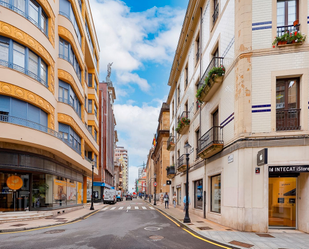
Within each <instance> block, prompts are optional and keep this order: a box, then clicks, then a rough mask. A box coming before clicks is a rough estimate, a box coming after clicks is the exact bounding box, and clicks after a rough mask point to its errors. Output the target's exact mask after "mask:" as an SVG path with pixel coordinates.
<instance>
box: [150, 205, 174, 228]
mask: <svg viewBox="0 0 309 249" xmlns="http://www.w3.org/2000/svg"><path fill="white" fill-rule="evenodd" d="M150 208H152V209H154V208H153V207H150ZM157 211H158V212H159V213H161V214H162V215H164V216H165V217H166V218H168V219H169V220H170V221H172V222H174V223H175V225H176V226H178V227H180V225H179V224H178V223H177V222H176V221H174V220H173V219H171V218H170V217H168V216H167V215H166V214H164V213H162V212H161V211H159V209H157Z"/></svg>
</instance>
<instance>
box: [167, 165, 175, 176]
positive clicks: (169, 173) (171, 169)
mask: <svg viewBox="0 0 309 249" xmlns="http://www.w3.org/2000/svg"><path fill="white" fill-rule="evenodd" d="M175 174H176V169H175V166H170V167H168V168H167V169H166V175H167V176H169V177H172V175H175Z"/></svg>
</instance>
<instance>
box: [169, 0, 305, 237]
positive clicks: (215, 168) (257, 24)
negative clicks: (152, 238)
mask: <svg viewBox="0 0 309 249" xmlns="http://www.w3.org/2000/svg"><path fill="white" fill-rule="evenodd" d="M308 7H309V1H307V0H304V1H296V0H295V1H293V0H292V1H276V0H272V1H267V0H262V1H261V0H244V1H231V0H230V1H229V0H220V1H217V0H209V1H205V0H197V1H190V2H189V5H188V9H187V12H186V17H185V20H184V23H183V27H182V31H181V35H180V38H179V42H178V46H177V50H176V55H175V58H174V61H173V66H172V69H171V74H170V78H169V83H168V84H169V86H170V87H171V88H170V92H169V96H168V100H167V103H168V104H169V105H170V110H171V111H170V121H171V122H170V133H171V136H170V141H169V142H172V143H171V144H172V146H170V148H169V149H170V159H171V164H175V168H176V172H175V173H176V174H171V175H170V177H171V178H172V186H171V192H175V193H176V194H177V204H178V205H180V206H181V205H183V204H182V200H183V197H184V192H185V184H186V179H185V177H186V165H185V154H186V152H185V149H184V146H185V145H186V144H187V143H189V145H191V148H192V149H191V150H190V151H189V153H190V155H189V156H190V161H189V166H190V170H189V183H188V184H189V196H190V199H191V206H190V210H191V212H194V213H196V214H199V215H200V216H204V217H206V218H207V219H209V220H212V221H214V222H217V223H220V224H222V225H225V226H229V227H231V228H234V229H238V230H241V231H256V232H267V231H268V229H269V228H273V227H275V228H294V229H299V230H301V231H304V232H308V231H309V230H308V229H309V214H308V212H306V211H305V210H306V207H307V206H308V204H309V199H308V198H306V197H305V196H307V195H308V191H309V172H308V166H307V165H308V161H309V153H307V151H308V149H309V147H308V138H307V137H308V129H309V128H308V120H309V118H308V100H309V95H308V94H309V89H308V80H309V79H308V69H309V68H308V63H307V60H308V58H309V57H308V42H307V41H304V40H303V38H302V37H303V36H305V35H307V34H308V24H307V16H308V15H309V14H308V11H309V8H308ZM274 37H277V39H276V41H275V42H274V39H275V38H274ZM279 41H280V42H279ZM281 41H285V42H281ZM273 42H274V44H273ZM286 43H287V44H286ZM176 129H177V131H176ZM265 148H266V149H267V150H264V149H265ZM266 151H267V153H266ZM266 159H267V160H266ZM205 194H206V195H205ZM205 198H206V199H205ZM204 200H205V201H204Z"/></svg>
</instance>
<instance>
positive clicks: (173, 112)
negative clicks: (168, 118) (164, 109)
mask: <svg viewBox="0 0 309 249" xmlns="http://www.w3.org/2000/svg"><path fill="white" fill-rule="evenodd" d="M174 108H175V106H174V100H173V101H172V117H174V115H175V111H174Z"/></svg>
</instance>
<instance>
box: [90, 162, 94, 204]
mask: <svg viewBox="0 0 309 249" xmlns="http://www.w3.org/2000/svg"><path fill="white" fill-rule="evenodd" d="M91 164H92V186H91V206H90V210H94V207H93V171H94V161H91Z"/></svg>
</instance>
